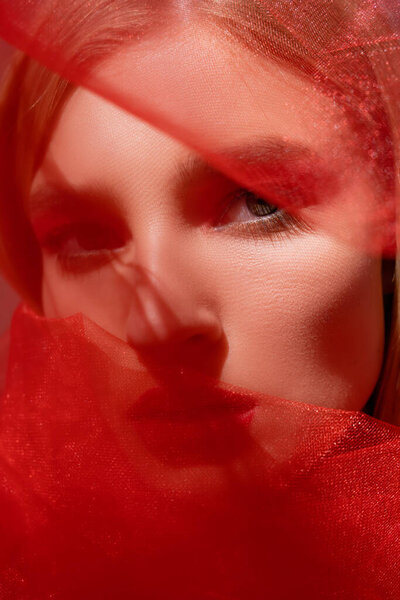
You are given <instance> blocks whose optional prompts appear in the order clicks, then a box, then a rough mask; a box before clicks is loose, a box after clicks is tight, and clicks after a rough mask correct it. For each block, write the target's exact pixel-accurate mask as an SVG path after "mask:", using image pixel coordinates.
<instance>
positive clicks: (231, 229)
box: [217, 210, 312, 241]
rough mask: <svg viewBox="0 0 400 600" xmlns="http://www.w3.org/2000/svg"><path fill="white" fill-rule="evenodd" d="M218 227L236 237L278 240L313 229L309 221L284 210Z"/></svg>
mask: <svg viewBox="0 0 400 600" xmlns="http://www.w3.org/2000/svg"><path fill="white" fill-rule="evenodd" d="M217 229H221V230H224V231H225V232H226V233H228V234H230V235H232V236H235V237H241V238H245V239H252V240H259V239H265V238H268V239H271V240H276V241H279V240H282V239H287V238H288V237H290V236H292V235H294V234H296V233H306V232H309V233H310V232H311V231H312V228H311V226H310V225H309V224H308V223H306V222H305V221H302V220H301V219H299V218H298V217H295V216H294V215H290V214H289V213H287V212H286V211H284V210H278V211H277V212H274V213H272V214H271V215H269V216H266V217H260V218H258V219H253V220H251V221H242V222H237V223H229V224H227V225H222V226H220V227H218V228H217Z"/></svg>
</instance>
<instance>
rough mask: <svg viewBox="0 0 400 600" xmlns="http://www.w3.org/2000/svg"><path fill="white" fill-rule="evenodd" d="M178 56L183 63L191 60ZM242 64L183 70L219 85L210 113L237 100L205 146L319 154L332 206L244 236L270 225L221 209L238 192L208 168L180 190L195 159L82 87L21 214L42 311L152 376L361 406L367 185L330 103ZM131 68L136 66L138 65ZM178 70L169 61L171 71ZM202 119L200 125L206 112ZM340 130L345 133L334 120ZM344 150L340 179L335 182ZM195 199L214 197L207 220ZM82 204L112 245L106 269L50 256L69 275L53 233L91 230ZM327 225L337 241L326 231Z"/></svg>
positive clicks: (370, 316)
mask: <svg viewBox="0 0 400 600" xmlns="http://www.w3.org/2000/svg"><path fill="white" fill-rule="evenodd" d="M204 47H205V48H206V47H207V44H204ZM213 51H214V56H215V55H217V57H218V52H217V53H215V48H214V50H213ZM170 54H173V52H172V51H171V53H170ZM185 56H186V59H187V61H189V62H190V53H186V55H185ZM188 56H189V58H188ZM175 59H176V57H175ZM175 59H174V60H175ZM248 59H249V57H248V56H247V54H246V52H245V51H243V52H241V54H240V56H237V55H236V56H232V55H227V54H226V50H224V49H221V56H220V60H221V65H223V66H222V67H221V69H223V75H221V70H219V69H218V67H215V64H214V68H213V69H211V70H208V69H207V68H206V66H204V69H203V70H202V69H201V68H199V69H198V70H197V71H195V72H193V73H192V78H196V77H197V78H198V81H204V80H205V79H206V80H207V81H209V80H210V81H209V82H210V85H215V86H217V89H218V98H219V99H220V103H221V106H229V101H230V100H229V98H230V96H229V95H230V93H231V90H232V89H235V90H240V93H238V94H237V96H236V99H235V111H226V123H224V127H223V130H224V135H221V131H220V129H221V128H220V126H219V125H218V123H219V122H220V121H218V120H216V126H215V129H213V128H211V129H210V128H208V130H212V132H213V133H212V134H211V133H210V135H211V136H213V135H214V136H215V139H213V140H211V139H210V140H209V141H210V143H211V142H212V143H213V144H215V146H214V147H215V148H216V149H217V150H219V149H220V148H218V145H219V144H220V145H221V149H222V147H229V148H231V147H237V146H241V145H246V147H248V146H251V143H252V140H253V139H254V138H255V136H257V135H260V133H261V134H262V135H264V136H269V137H270V138H273V139H274V140H278V142H279V143H282V144H286V143H296V144H301V145H302V146H303V147H306V148H308V149H310V150H311V151H312V152H315V153H318V155H319V156H322V157H325V163H324V165H325V166H326V167H327V168H328V169H329V168H330V169H331V171H332V175H333V176H334V177H337V185H335V186H334V189H335V191H334V194H331V196H330V202H329V203H326V202H325V203H323V202H322V200H326V198H321V205H320V206H317V207H309V208H305V209H303V210H301V211H300V215H299V216H300V218H301V219H303V220H304V221H305V222H306V223H308V224H309V225H310V228H309V229H304V230H293V231H292V230H291V227H290V226H288V227H287V228H286V229H285V231H284V232H283V233H282V232H280V233H279V232H278V233H276V232H275V233H274V232H271V231H269V232H267V230H266V231H265V232H262V231H259V230H257V231H255V227H254V222H255V221H260V220H263V221H264V222H265V223H267V222H268V218H269V217H258V216H255V215H254V214H253V213H252V212H251V210H249V207H248V205H247V204H246V202H245V201H244V200H243V198H241V197H240V196H236V198H235V199H233V200H232V201H231V202H230V204H229V203H228V205H227V204H226V199H227V198H228V197H229V194H230V193H232V192H233V191H235V190H236V191H237V190H238V189H240V187H241V186H240V185H238V184H236V183H234V182H233V181H232V180H231V179H229V178H228V177H225V176H224V175H222V174H221V173H218V172H217V171H213V170H212V169H211V168H210V169H209V170H207V169H203V171H201V170H200V173H197V174H193V175H192V176H189V177H188V178H186V180H185V182H184V184H183V183H182V181H180V180H179V177H178V169H179V166H181V165H183V163H185V162H187V161H188V160H190V159H192V160H193V159H195V158H196V157H197V158H198V157H199V154H198V153H197V152H195V151H194V150H193V149H191V148H189V147H188V146H186V145H184V144H182V143H180V142H179V141H177V140H176V139H174V138H173V137H170V136H169V135H167V134H166V133H164V132H162V131H161V130H159V129H157V128H155V127H154V126H152V125H149V124H148V123H147V122H145V121H144V120H142V119H139V118H138V117H136V116H133V115H132V114H129V113H127V112H124V111H123V110H122V109H120V108H118V107H117V106H115V105H113V104H111V103H109V102H107V101H106V100H104V99H102V98H100V97H99V96H96V95H94V94H92V93H90V92H89V91H87V90H84V89H81V88H78V89H77V90H76V91H75V92H74V93H73V95H72V97H71V98H70V99H69V100H68V102H67V104H66V106H65V108H64V110H63V113H62V115H61V118H60V120H59V122H58V124H57V127H56V128H55V131H54V134H53V137H52V140H51V143H50V144H49V147H48V151H47V154H46V156H45V159H44V161H43V164H42V166H41V168H40V170H39V171H38V173H37V175H36V177H35V180H34V182H33V186H32V201H31V202H30V204H29V205H28V209H29V213H30V217H31V220H32V223H33V227H34V230H35V232H36V235H37V237H38V239H39V242H40V244H41V245H42V249H43V268H44V270H43V307H44V313H45V315H46V316H49V317H64V316H67V315H71V314H73V313H76V312H83V313H84V314H86V315H87V316H88V317H89V318H90V319H92V320H93V321H95V322H96V323H98V324H99V325H100V326H101V327H103V328H104V329H106V330H107V331H109V332H110V333H112V334H113V335H115V336H117V337H119V338H121V339H123V340H125V341H126V342H128V343H129V344H130V345H131V346H133V347H134V348H135V350H136V351H137V353H138V356H139V357H140V359H141V361H142V362H144V363H145V364H146V365H147V366H148V367H149V368H150V369H151V368H152V367H153V366H156V365H160V364H161V365H163V366H166V367H170V368H172V369H177V370H178V369H181V368H188V369H190V368H193V369H196V370H198V371H200V372H201V373H206V374H207V375H211V376H213V377H217V378H219V379H221V380H222V381H225V382H228V383H231V384H234V385H237V386H242V387H244V388H248V389H252V390H255V391H259V392H264V393H267V394H270V395H274V396H278V397H281V398H286V399H289V400H295V401H299V402H305V403H310V404H316V405H321V406H328V407H333V408H344V409H351V410H359V409H361V408H362V407H363V406H364V404H365V403H366V401H367V400H368V397H369V396H370V394H371V392H372V390H373V388H374V386H375V384H376V381H377V378H378V375H379V372H380V368H381V361H382V348H383V335H384V331H383V308H382V285H381V272H380V270H381V264H380V259H379V258H378V257H376V256H370V255H368V254H367V253H366V252H363V251H362V249H361V248H360V246H359V245H357V244H356V243H352V244H349V243H348V238H352V239H353V240H354V239H356V238H357V239H358V238H360V239H364V238H365V237H368V234H369V232H368V225H367V224H364V223H357V228H355V227H354V211H353V212H351V211H350V210H349V206H354V203H355V202H356V200H358V201H359V202H361V203H362V202H365V203H367V202H368V201H369V200H370V198H369V196H370V194H371V192H370V190H371V189H372V187H373V186H372V185H371V181H369V180H368V174H367V173H366V170H364V169H362V167H361V166H360V163H359V162H358V161H359V159H358V158H356V157H355V156H352V155H351V154H350V153H351V149H348V150H347V149H343V142H342V138H341V137H340V136H339V134H338V133H334V131H335V130H334V128H333V124H334V123H337V122H341V117H340V115H339V114H336V113H335V110H337V109H336V108H335V107H333V105H332V104H331V101H330V100H329V99H328V98H326V97H324V96H323V95H322V94H321V93H319V92H317V91H316V90H314V89H312V87H311V85H310V84H308V83H307V82H306V81H305V80H302V79H300V78H298V77H297V76H296V75H294V74H292V73H290V72H289V71H285V70H282V68H278V67H277V66H275V65H273V64H272V63H271V64H268V65H265V68H264V67H263V69H264V70H263V79H262V80H261V79H260V71H259V69H255V68H253V69H249V68H248V66H247V65H246V61H247V60H248ZM116 60H117V59H116ZM171 60H173V59H171ZM215 60H218V58H217V59H215ZM240 61H242V62H240ZM214 62H215V61H214ZM254 63H255V61H254V59H252V64H253V65H254ZM116 64H117V63H116ZM138 64H139V66H138V67H137V68H138V69H139V70H140V68H142V69H145V60H143V61H142V63H141V64H142V67H140V63H139V62H138ZM204 64H205V65H206V64H207V61H204ZM162 66H163V68H166V65H161V63H160V68H161V67H162ZM189 66H190V65H189ZM187 67H188V65H187V64H185V65H181V64H180V63H179V61H178V60H175V62H174V68H175V70H176V72H177V73H178V75H177V77H178V76H179V69H180V68H182V69H184V68H185V69H187ZM121 68H122V67H121ZM111 71H112V69H111V70H110V72H111ZM243 72H246V82H245V84H244V82H243ZM105 73H106V71H105ZM213 78H214V79H213ZM221 79H222V80H223V85H221ZM197 83H198V82H197ZM188 85H189V84H188ZM190 85H191V86H193V85H196V81H193V80H192V81H191V82H190ZM127 86H128V84H127ZM161 93H163V91H162V90H161ZM224 94H225V97H224ZM282 98H285V102H282ZM227 103H228V104H227ZM214 110H215V111H216V112H218V110H217V108H216V107H214ZM232 115H234V116H232ZM220 117H221V114H220ZM224 117H225V113H224ZM198 118H199V123H198V125H199V131H200V129H201V123H200V120H201V119H204V118H205V116H204V115H200V116H198ZM231 119H233V120H232V122H230V120H231ZM204 130H205V128H204ZM215 130H216V133H215ZM340 133H341V135H342V136H343V133H344V134H345V135H347V136H348V137H349V138H352V133H351V130H348V131H346V130H345V129H344V126H341V132H340ZM200 141H201V140H200ZM340 152H342V153H343V154H345V156H344V160H343V162H344V163H345V164H346V165H347V167H348V171H343V173H341V176H340V177H339V176H338V171H339V169H338V168H336V167H337V165H336V164H335V160H336V158H337V156H338V155H340ZM177 167H178V169H177ZM350 173H351V176H349V174H350ZM50 187H52V188H57V189H58V190H60V189H65V188H70V189H74V190H75V192H76V190H79V192H78V193H76V194H75V195H76V198H75V196H74V200H73V201H71V202H70V203H69V207H68V202H69V201H68V199H67V201H64V202H63V204H62V206H61V207H60V206H58V200H57V199H55V200H54V198H53V196H52V197H51V199H50V200H49V199H48V196H49V193H48V192H44V190H46V189H48V188H50ZM321 189H322V190H323V186H322V187H321ZM44 193H45V195H46V198H47V200H46V201H43V195H44ZM57 194H58V196H63V197H65V192H64V191H63V192H57ZM206 197H207V198H212V202H211V203H209V204H210V205H211V206H208V205H207V206H208V208H207V211H206V212H205V213H204V211H203V208H202V207H203V204H202V201H203V200H204V198H206ZM38 198H39V200H38ZM88 198H90V201H88ZM93 198H95V200H93ZM221 201H225V204H224V205H223V206H224V210H222V209H221ZM88 202H89V203H90V202H91V203H92V204H93V202H94V204H95V205H96V202H97V206H98V209H99V211H100V213H101V215H103V216H104V219H103V222H105V223H107V227H109V228H111V229H113V228H115V229H118V231H119V234H118V235H119V236H120V238H123V243H121V246H122V247H121V248H120V249H119V250H118V251H117V252H115V253H113V255H112V256H108V255H107V256H108V258H107V259H105V258H104V257H102V256H101V252H98V253H97V258H99V260H98V261H97V262H96V257H95V259H94V260H92V262H90V261H89V263H90V265H91V266H90V267H88V261H87V259H86V258H83V259H82V247H81V245H80V242H81V239H77V236H76V234H75V233H74V232H73V231H72V233H71V232H70V233H69V234H68V235H67V236H66V237H65V238H64V240H63V242H62V244H61V246H62V252H61V253H62V254H63V255H66V254H67V255H68V254H73V253H77V252H78V253H80V254H81V255H80V258H79V259H78V261H76V263H75V267H74V269H75V271H71V270H70V271H69V272H66V271H65V268H64V269H63V268H62V266H60V257H59V254H58V255H57V252H55V250H54V247H53V248H51V249H49V242H48V237H49V235H51V232H52V231H54V230H56V229H57V227H58V226H59V225H60V223H61V224H63V225H65V223H69V222H70V221H71V219H72V221H74V222H76V221H78V222H79V220H82V219H83V220H84V221H89V222H90V223H91V224H92V225H91V226H92V227H95V228H96V227H97V225H96V221H97V219H98V216H96V212H93V211H92V212H90V211H89V212H87V209H86V208H85V206H86V205H87V204H88ZM57 206H58V207H57ZM66 206H67V208H66ZM82 211H83V212H82ZM85 211H86V212H85ZM82 214H83V215H84V216H83V217H82ZM88 215H89V216H88ZM332 222H333V223H335V224H336V225H337V229H336V230H334V231H333V230H332V228H330V227H326V226H324V224H326V223H329V224H331V223H332ZM249 223H250V225H249ZM267 225H268V223H267ZM102 231H103V230H102ZM121 231H122V232H123V235H122V234H121V233H120V232H121ZM339 231H340V232H343V231H345V232H346V235H338V232H339ZM102 235H103V234H102ZM59 245H60V243H59ZM58 251H60V248H58ZM103 254H104V253H103ZM92 256H93V255H92ZM103 258H104V260H103ZM85 261H86V262H85ZM76 264H78V265H79V268H76Z"/></svg>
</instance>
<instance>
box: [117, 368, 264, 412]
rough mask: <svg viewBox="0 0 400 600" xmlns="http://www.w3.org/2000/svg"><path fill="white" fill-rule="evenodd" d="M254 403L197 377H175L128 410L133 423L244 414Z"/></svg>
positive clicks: (252, 400) (238, 393)
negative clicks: (134, 421) (147, 420)
mask: <svg viewBox="0 0 400 600" xmlns="http://www.w3.org/2000/svg"><path fill="white" fill-rule="evenodd" d="M254 406H255V401H254V399H252V398H251V397H250V396H248V395H247V394H244V393H243V394H241V393H240V392H238V391H232V390H230V389H224V388H221V387H219V386H218V385H217V383H212V382H210V381H207V380H205V379H204V378H200V377H198V376H193V375H190V376H182V377H180V378H179V379H177V378H174V379H173V380H170V381H168V382H165V381H164V383H163V385H160V386H158V387H155V388H151V389H149V390H148V391H146V392H145V393H144V394H142V395H141V396H140V398H139V399H138V400H137V402H135V404H134V405H133V406H131V408H130V409H129V415H130V418H132V419H134V420H145V419H168V420H187V419H201V418H207V417H210V416H213V417H216V416H218V415H221V416H222V415H227V414H229V413H230V412H231V413H233V414H235V413H243V412H246V411H248V410H251V409H252V408H254Z"/></svg>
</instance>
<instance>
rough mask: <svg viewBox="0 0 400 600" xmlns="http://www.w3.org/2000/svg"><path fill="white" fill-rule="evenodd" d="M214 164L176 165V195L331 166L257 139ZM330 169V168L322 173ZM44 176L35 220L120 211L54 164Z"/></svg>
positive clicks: (32, 204) (305, 149) (31, 205)
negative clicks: (202, 185)
mask: <svg viewBox="0 0 400 600" xmlns="http://www.w3.org/2000/svg"><path fill="white" fill-rule="evenodd" d="M211 160H212V161H213V164H211V162H207V161H206V160H205V159H204V158H202V157H201V156H200V155H198V154H197V155H191V156H189V157H188V158H187V159H185V160H184V161H179V162H178V163H177V164H175V167H174V172H173V175H172V176H171V184H172V190H173V192H174V193H175V194H176V195H177V196H181V197H182V195H183V194H185V192H186V191H187V190H188V189H189V187H190V186H191V185H192V184H194V183H195V182H196V181H199V180H202V179H203V178H204V177H207V176H213V175H220V176H225V177H230V178H232V179H234V180H235V179H236V178H238V179H240V177H238V173H240V174H241V175H242V177H243V176H244V177H245V179H246V180H251V181H252V182H253V184H254V187H256V186H257V180H258V178H260V177H262V176H263V173H264V171H265V169H266V168H268V166H269V167H271V166H272V167H273V166H274V165H276V164H278V163H283V162H285V163H289V164H290V163H291V164H294V163H299V162H302V163H307V164H308V165H309V166H310V168H312V170H313V172H314V173H315V172H316V173H317V174H318V172H320V173H321V167H322V165H323V164H325V165H327V162H326V160H324V159H322V157H321V155H319V154H318V153H317V152H316V151H315V150H314V149H312V148H311V147H310V146H306V145H303V144H301V143H299V142H295V141H291V140H286V139H284V138H277V137H257V138H255V139H254V140H253V141H246V143H244V144H238V145H235V146H231V147H228V148H225V149H222V150H221V151H219V152H217V153H214V154H213V155H212V159H211ZM47 162H48V161H47ZM214 163H215V164H214ZM219 165H220V168H219ZM326 169H327V166H325V169H322V171H326ZM47 170H48V171H49V177H48V176H47V173H46V171H47ZM43 174H44V177H45V182H44V183H43V184H42V185H40V187H38V188H37V189H36V190H34V191H33V192H32V193H31V194H30V195H29V197H28V203H27V204H28V206H27V210H28V214H30V215H31V216H35V215H36V214H37V213H43V212H46V211H47V210H49V209H53V210H60V211H62V210H65V209H70V210H71V209H73V208H76V209H85V208H89V207H90V206H92V207H93V209H94V208H99V207H103V208H104V209H109V208H115V209H118V206H117V202H116V200H115V198H113V196H112V194H110V193H108V191H107V190H106V189H103V190H101V189H100V187H99V186H90V185H89V186H82V187H75V186H73V185H71V184H70V183H69V182H68V181H67V180H66V178H65V177H64V176H63V174H62V173H61V171H60V169H59V168H58V167H57V165H56V163H55V162H54V161H52V162H51V163H50V165H49V168H48V169H45V170H43ZM235 175H236V176H235ZM82 201H83V202H82ZM82 204H83V205H84V206H82Z"/></svg>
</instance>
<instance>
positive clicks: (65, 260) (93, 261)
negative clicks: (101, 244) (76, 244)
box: [51, 250, 115, 276]
mask: <svg viewBox="0 0 400 600" xmlns="http://www.w3.org/2000/svg"><path fill="white" fill-rule="evenodd" d="M51 255H52V256H53V257H54V258H55V260H56V261H57V265H58V267H59V268H60V270H61V271H62V272H63V273H64V274H66V275H72V276H73V275H82V274H85V273H89V272H90V271H94V270H96V269H99V268H101V267H104V266H105V265H107V264H109V263H110V262H111V261H112V260H113V258H114V256H115V251H113V250H102V251H98V250H97V251H96V252H87V253H85V254H80V255H68V254H65V253H63V252H52V253H51Z"/></svg>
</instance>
